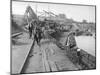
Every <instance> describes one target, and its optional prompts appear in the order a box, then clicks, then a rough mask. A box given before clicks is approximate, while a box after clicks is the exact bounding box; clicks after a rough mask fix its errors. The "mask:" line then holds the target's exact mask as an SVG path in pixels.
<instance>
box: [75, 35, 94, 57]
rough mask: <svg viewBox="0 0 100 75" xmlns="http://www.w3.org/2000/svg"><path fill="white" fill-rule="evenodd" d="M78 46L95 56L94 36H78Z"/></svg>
mask: <svg viewBox="0 0 100 75" xmlns="http://www.w3.org/2000/svg"><path fill="white" fill-rule="evenodd" d="M75 39H76V42H77V46H78V47H79V48H81V49H83V50H85V51H86V52H88V53H89V54H91V55H93V56H95V38H93V37H92V36H76V37H75Z"/></svg>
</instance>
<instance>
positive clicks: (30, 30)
mask: <svg viewBox="0 0 100 75" xmlns="http://www.w3.org/2000/svg"><path fill="white" fill-rule="evenodd" d="M28 30H29V38H31V37H32V26H31V24H29V27H28Z"/></svg>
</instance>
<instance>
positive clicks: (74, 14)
mask: <svg viewBox="0 0 100 75" xmlns="http://www.w3.org/2000/svg"><path fill="white" fill-rule="evenodd" d="M27 6H31V7H32V9H33V10H34V12H36V8H37V11H39V12H42V11H43V10H46V11H51V12H53V13H55V14H65V15H66V17H67V18H70V19H71V18H72V19H74V20H75V21H80V22H82V20H84V19H85V20H87V22H95V6H82V5H81V6H80V5H69V4H66V5H65V4H50V3H49V4H47V3H35V2H18V1H12V14H19V15H24V13H25V10H26V7H27Z"/></svg>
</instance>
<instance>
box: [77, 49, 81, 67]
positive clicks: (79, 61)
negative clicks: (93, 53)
mask: <svg viewBox="0 0 100 75" xmlns="http://www.w3.org/2000/svg"><path fill="white" fill-rule="evenodd" d="M80 51H81V49H79V48H78V49H77V56H78V63H79V65H80V64H81V53H80Z"/></svg>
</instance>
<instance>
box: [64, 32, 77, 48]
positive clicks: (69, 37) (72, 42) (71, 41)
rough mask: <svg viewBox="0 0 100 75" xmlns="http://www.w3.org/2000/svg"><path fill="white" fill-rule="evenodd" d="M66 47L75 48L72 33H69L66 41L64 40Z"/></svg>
mask: <svg viewBox="0 0 100 75" xmlns="http://www.w3.org/2000/svg"><path fill="white" fill-rule="evenodd" d="M66 45H67V46H69V48H74V47H76V46H77V45H76V41H75V37H74V33H70V34H69V35H68V37H67V40H66Z"/></svg>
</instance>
